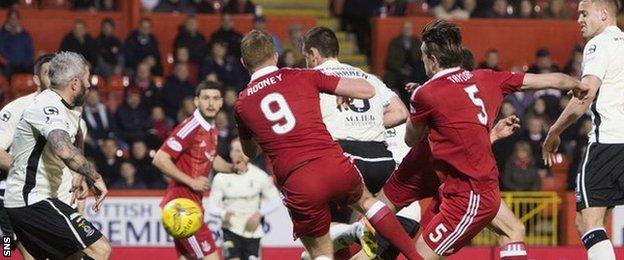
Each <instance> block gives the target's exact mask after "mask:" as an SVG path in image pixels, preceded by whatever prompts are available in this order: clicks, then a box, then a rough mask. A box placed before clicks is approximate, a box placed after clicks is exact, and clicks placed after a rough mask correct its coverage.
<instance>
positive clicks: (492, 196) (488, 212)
mask: <svg viewBox="0 0 624 260" xmlns="http://www.w3.org/2000/svg"><path fill="white" fill-rule="evenodd" d="M500 203H501V199H500V191H499V190H498V189H492V190H489V191H485V192H481V193H476V192H474V191H468V192H460V193H446V192H444V185H442V186H441V187H440V191H439V193H438V194H437V195H436V196H435V197H434V198H433V199H432V201H431V203H430V204H429V207H428V208H427V210H426V211H425V212H424V213H423V216H422V221H421V227H423V230H422V236H423V239H424V240H425V242H426V243H427V245H428V246H429V248H431V249H432V250H433V251H434V252H435V253H436V254H438V255H451V254H453V253H455V252H457V251H459V250H460V249H461V248H462V247H463V246H465V245H466V244H468V243H470V240H471V239H472V238H473V237H474V236H475V235H477V234H478V233H479V232H480V231H481V230H482V229H484V228H485V227H486V226H487V225H488V224H490V222H491V221H492V219H494V217H496V213H498V208H499V207H500Z"/></svg>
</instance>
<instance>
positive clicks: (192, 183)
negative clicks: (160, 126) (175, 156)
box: [152, 150, 210, 191]
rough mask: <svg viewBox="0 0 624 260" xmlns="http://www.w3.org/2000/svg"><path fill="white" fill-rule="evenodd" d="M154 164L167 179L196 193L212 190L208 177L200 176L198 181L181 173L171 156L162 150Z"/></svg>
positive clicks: (155, 157)
mask: <svg viewBox="0 0 624 260" xmlns="http://www.w3.org/2000/svg"><path fill="white" fill-rule="evenodd" d="M152 164H154V166H156V168H158V169H159V170H160V171H161V172H162V173H163V174H165V175H166V176H167V177H170V178H172V179H173V180H175V181H177V182H179V183H183V184H185V185H186V186H189V187H190V188H191V189H193V190H194V191H206V190H208V189H209V188H210V180H209V179H208V178H207V177H206V176H200V177H198V178H196V179H193V178H191V177H190V176H188V175H186V174H185V173H183V172H182V171H180V169H178V167H177V166H176V165H175V163H174V162H173V160H172V159H171V156H170V155H169V154H167V153H166V152H164V151H162V150H158V152H156V155H154V160H153V161H152Z"/></svg>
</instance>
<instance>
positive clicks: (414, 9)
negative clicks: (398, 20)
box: [405, 0, 431, 16]
mask: <svg viewBox="0 0 624 260" xmlns="http://www.w3.org/2000/svg"><path fill="white" fill-rule="evenodd" d="M429 9H430V8H429V5H427V3H426V2H425V1H422V0H417V1H413V2H410V3H408V4H407V9H406V10H405V15H406V16H431V14H430V13H429Z"/></svg>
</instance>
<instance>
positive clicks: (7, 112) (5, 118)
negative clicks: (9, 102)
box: [0, 111, 11, 122]
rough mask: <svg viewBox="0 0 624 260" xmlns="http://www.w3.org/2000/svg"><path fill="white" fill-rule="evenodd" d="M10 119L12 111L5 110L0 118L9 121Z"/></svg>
mask: <svg viewBox="0 0 624 260" xmlns="http://www.w3.org/2000/svg"><path fill="white" fill-rule="evenodd" d="M9 119H11V112H9V111H6V112H4V114H2V117H0V120H2V121H4V122H8V121H9Z"/></svg>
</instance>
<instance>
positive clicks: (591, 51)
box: [586, 44, 596, 55]
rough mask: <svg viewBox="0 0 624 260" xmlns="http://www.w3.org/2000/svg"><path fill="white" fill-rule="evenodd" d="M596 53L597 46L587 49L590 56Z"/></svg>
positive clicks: (593, 45) (590, 46)
mask: <svg viewBox="0 0 624 260" xmlns="http://www.w3.org/2000/svg"><path fill="white" fill-rule="evenodd" d="M594 52H596V44H592V45H589V47H587V53H586V54H587V55H589V54H592V53H594Z"/></svg>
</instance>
